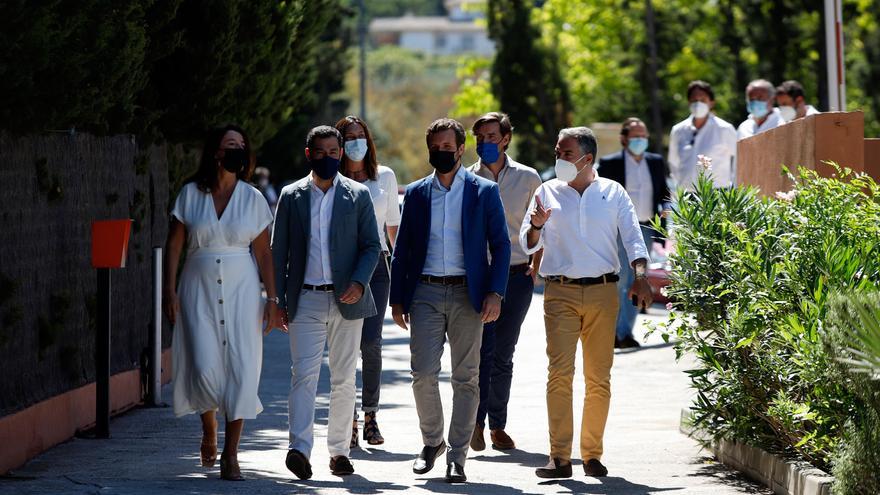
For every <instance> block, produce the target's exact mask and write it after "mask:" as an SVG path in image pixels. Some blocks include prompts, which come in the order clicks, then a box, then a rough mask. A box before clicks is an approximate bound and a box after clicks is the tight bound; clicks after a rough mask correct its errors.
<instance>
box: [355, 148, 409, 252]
mask: <svg viewBox="0 0 880 495" xmlns="http://www.w3.org/2000/svg"><path fill="white" fill-rule="evenodd" d="M364 185H365V186H367V189H369V190H370V197H371V198H372V199H373V210H375V212H376V226H377V227H378V228H379V242H381V243H382V251H388V241H386V240H385V226H386V225H387V226H389V227H396V226H398V225H400V203H399V202H398V200H397V177H395V176H394V171H393V170H391V169H390V168H388V167H386V166H383V165H379V170H378V174H377V177H376V179H375V180H367V181H364Z"/></svg>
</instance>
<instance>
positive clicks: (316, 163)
mask: <svg viewBox="0 0 880 495" xmlns="http://www.w3.org/2000/svg"><path fill="white" fill-rule="evenodd" d="M309 167H311V169H312V171H313V172H315V174H316V175H317V176H318V177H320V178H322V179H324V180H330V179H332V178H333V177H335V176H336V172H339V159H338V158H333V157H332V156H329V155H325V156H324V158H319V159H317V160H309Z"/></svg>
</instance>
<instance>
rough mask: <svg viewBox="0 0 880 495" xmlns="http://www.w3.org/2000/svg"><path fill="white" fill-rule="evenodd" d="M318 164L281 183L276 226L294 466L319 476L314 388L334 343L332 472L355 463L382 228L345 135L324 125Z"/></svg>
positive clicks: (301, 473)
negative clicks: (359, 375) (355, 422)
mask: <svg viewBox="0 0 880 495" xmlns="http://www.w3.org/2000/svg"><path fill="white" fill-rule="evenodd" d="M305 153H306V158H307V159H308V160H309V166H310V167H311V170H312V171H311V173H310V174H309V175H308V176H307V177H304V178H303V179H300V180H299V181H297V182H295V183H294V184H291V185H289V186H287V187H285V188H284V189H282V190H281V197H280V198H279V200H278V208H277V211H276V212H275V226H274V229H273V232H272V257H273V260H274V261H275V271H276V280H277V282H276V287H280V288H279V289H278V293H279V300H280V301H279V302H280V307H281V308H283V309H284V314H285V320H286V318H287V316H290V317H291V318H292V320H291V322H290V358H291V361H292V365H291V367H290V371H291V375H292V377H291V384H290V393H289V395H288V406H287V407H288V421H289V423H290V425H289V429H290V431H289V436H290V443H289V445H288V452H287V459H286V464H287V468H288V469H289V470H290V471H291V472H293V474H295V475H296V476H297V477H298V478H300V479H308V478H311V476H312V465H311V461H310V460H309V459H310V457H311V451H312V446H313V444H314V423H315V394H316V392H317V387H318V377H319V375H320V371H321V360H322V358H323V356H324V346H325V344H326V345H327V346H328V347H329V348H330V358H329V362H330V414H329V418H328V421H327V450H328V451H329V452H330V471H331V472H332V473H333V474H335V475H340V476H341V475H347V474H352V473H353V472H354V467H353V466H352V464H351V461H349V459H348V455H349V452H350V447H349V443H350V441H351V418H352V411H353V410H354V403H355V370H356V367H357V357H358V349H359V346H360V342H361V327H362V325H363V319H364V318H366V317H370V316H373V315H375V314H376V304H375V302H374V300H373V296H372V293H371V292H370V291H369V290H367V291H365V289H366V288H368V287H369V283H370V278H371V277H372V275H373V271H374V269H375V267H376V262H377V261H378V259H379V249H380V244H379V231H378V228H377V227H376V214H375V213H374V211H373V200H372V199H371V197H370V190H369V189H367V188H366V186H364V185H362V184H359V183H357V182H355V181H353V180H351V179H348V178H346V177H343V176H342V175H341V174H339V173H338V171H339V159H340V158H341V157H342V153H343V152H342V134H340V133H339V131H337V130H336V129H335V128H333V127H330V126H319V127H316V128H314V129H312V130H311V131H309V135H308V137H307V138H306V149H305Z"/></svg>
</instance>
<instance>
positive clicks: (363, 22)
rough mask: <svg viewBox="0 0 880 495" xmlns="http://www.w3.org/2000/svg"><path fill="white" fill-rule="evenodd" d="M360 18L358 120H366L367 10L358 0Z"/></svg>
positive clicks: (361, 1)
mask: <svg viewBox="0 0 880 495" xmlns="http://www.w3.org/2000/svg"><path fill="white" fill-rule="evenodd" d="M358 8H359V9H360V16H359V19H358V37H359V38H360V39H359V44H360V93H361V113H360V118H362V119H364V120H367V8H366V7H365V6H364V0H358Z"/></svg>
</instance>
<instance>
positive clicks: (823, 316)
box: [664, 168, 880, 470]
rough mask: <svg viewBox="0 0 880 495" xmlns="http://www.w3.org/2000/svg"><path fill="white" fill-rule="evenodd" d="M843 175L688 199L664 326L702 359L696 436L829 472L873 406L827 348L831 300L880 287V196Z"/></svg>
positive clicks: (680, 218)
mask: <svg viewBox="0 0 880 495" xmlns="http://www.w3.org/2000/svg"><path fill="white" fill-rule="evenodd" d="M837 170H838V173H837V177H833V178H822V177H819V176H817V175H816V173H815V172H812V171H805V170H802V171H801V172H800V175H799V177H797V178H796V180H795V177H791V178H792V180H795V187H794V189H793V190H792V191H790V192H786V193H777V195H776V197H773V198H762V197H760V196H759V195H758V193H757V191H755V190H754V189H752V188H747V187H738V188H733V189H729V190H722V189H713V187H712V183H711V181H710V180H709V179H708V178H707V177H706V176H705V175H703V176H701V178H700V180H699V182H698V184H697V187H696V191H695V193H693V194H692V195H691V194H688V195H686V194H684V193H680V194H679V197H678V206H677V208H676V211H675V212H674V215H673V220H674V224H675V226H676V227H675V231H674V234H673V235H674V237H675V239H676V242H677V247H676V251H675V253H674V254H673V256H672V258H671V259H672V266H673V268H672V272H671V278H672V284H671V286H670V287H669V289H668V291H669V295H670V296H671V297H672V299H673V300H674V301H675V302H674V304H673V311H672V313H671V317H670V318H671V320H670V323H669V324H668V325H667V326H665V327H664V328H665V329H664V336H665V337H666V338H669V337H675V338H676V344H675V345H676V350H677V352H678V355H679V356H681V355H682V354H684V353H688V354H691V355H692V356H694V358H695V362H696V364H695V366H694V368H693V369H691V370H689V371H688V374H689V376H690V380H691V383H692V386H693V388H694V389H695V390H696V398H695V401H694V404H693V406H692V409H693V411H694V413H695V414H694V417H695V420H694V421H695V424H696V426H697V427H699V428H701V429H702V430H704V431H706V432H708V433H709V434H710V435H711V436H712V437H714V438H716V439H717V438H727V439H735V440H739V441H744V442H746V443H749V444H752V445H756V446H760V447H762V448H765V449H767V450H770V451H773V452H777V453H782V454H791V455H795V456H797V457H800V458H802V459H805V460H807V461H809V462H811V463H813V464H814V465H816V466H817V467H820V468H823V469H826V470H827V469H829V468H830V464H831V460H832V458H833V456H834V455H835V452H836V449H837V448H838V446H839V445H840V440H841V438H842V436H843V434H844V430H845V428H846V425H847V423H848V422H849V421H850V420H852V418H854V417H855V415H856V411H857V410H858V409H859V408H860V407H861V404H862V402H861V400H860V399H859V398H858V397H857V395H856V394H855V393H854V392H853V390H851V388H849V387H848V386H847V385H846V384H845V383H843V382H842V381H841V380H838V379H836V378H837V377H838V375H837V374H836V372H835V371H834V370H835V368H834V366H833V365H832V363H833V362H834V356H833V355H832V353H830V352H829V351H828V350H827V349H826V347H825V346H823V340H822V335H824V334H826V333H827V331H826V327H827V324H828V322H829V317H828V310H829V303H828V301H829V296H830V295H831V294H832V293H834V292H838V291H840V292H847V293H861V292H865V291H869V290H876V289H877V287H878V284H880V196H878V192H880V189H878V185H877V184H876V183H875V182H874V181H873V180H872V179H870V178H869V177H866V176H859V175H855V174H853V173H851V172H850V171H848V170H841V169H839V168H838V169H837Z"/></svg>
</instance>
